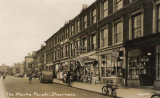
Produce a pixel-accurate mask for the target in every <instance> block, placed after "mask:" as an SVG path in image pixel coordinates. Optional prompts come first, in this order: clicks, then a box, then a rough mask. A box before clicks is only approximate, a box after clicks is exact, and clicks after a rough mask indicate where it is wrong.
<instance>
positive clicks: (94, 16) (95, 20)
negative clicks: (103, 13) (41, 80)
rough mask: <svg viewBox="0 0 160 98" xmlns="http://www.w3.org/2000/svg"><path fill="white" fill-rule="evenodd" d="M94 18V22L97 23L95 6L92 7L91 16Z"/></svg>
mask: <svg viewBox="0 0 160 98" xmlns="http://www.w3.org/2000/svg"><path fill="white" fill-rule="evenodd" d="M94 11H95V14H94ZM91 18H92V19H91V20H92V22H91V23H92V24H94V23H96V22H97V9H96V8H93V9H92V17H91Z"/></svg>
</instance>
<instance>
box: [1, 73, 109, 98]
mask: <svg viewBox="0 0 160 98" xmlns="http://www.w3.org/2000/svg"><path fill="white" fill-rule="evenodd" d="M3 85H4V89H5V93H6V95H8V97H9V98H110V97H108V96H104V95H101V94H97V93H93V92H89V91H84V90H80V89H76V88H72V87H68V86H64V85H59V84H55V83H40V82H39V80H38V79H33V80H32V83H29V81H28V78H26V77H25V78H20V77H13V76H7V77H6V79H5V80H3Z"/></svg>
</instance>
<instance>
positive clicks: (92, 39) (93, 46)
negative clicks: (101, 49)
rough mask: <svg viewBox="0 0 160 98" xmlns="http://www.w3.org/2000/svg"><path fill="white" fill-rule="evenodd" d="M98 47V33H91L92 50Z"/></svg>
mask: <svg viewBox="0 0 160 98" xmlns="http://www.w3.org/2000/svg"><path fill="white" fill-rule="evenodd" d="M95 49H96V34H95V33H93V34H91V50H95Z"/></svg>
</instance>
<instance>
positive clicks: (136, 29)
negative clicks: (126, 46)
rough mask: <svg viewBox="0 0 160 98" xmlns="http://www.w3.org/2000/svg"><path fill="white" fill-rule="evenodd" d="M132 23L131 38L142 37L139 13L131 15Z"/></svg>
mask: <svg viewBox="0 0 160 98" xmlns="http://www.w3.org/2000/svg"><path fill="white" fill-rule="evenodd" d="M132 18H133V19H132V20H133V24H132V32H133V33H132V36H133V38H138V37H142V29H141V28H142V24H141V21H142V20H141V13H139V14H137V15H134V16H133V17H132Z"/></svg>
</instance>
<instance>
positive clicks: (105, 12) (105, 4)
mask: <svg viewBox="0 0 160 98" xmlns="http://www.w3.org/2000/svg"><path fill="white" fill-rule="evenodd" d="M102 16H103V17H106V16H108V0H106V1H105V2H103V4H102Z"/></svg>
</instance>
